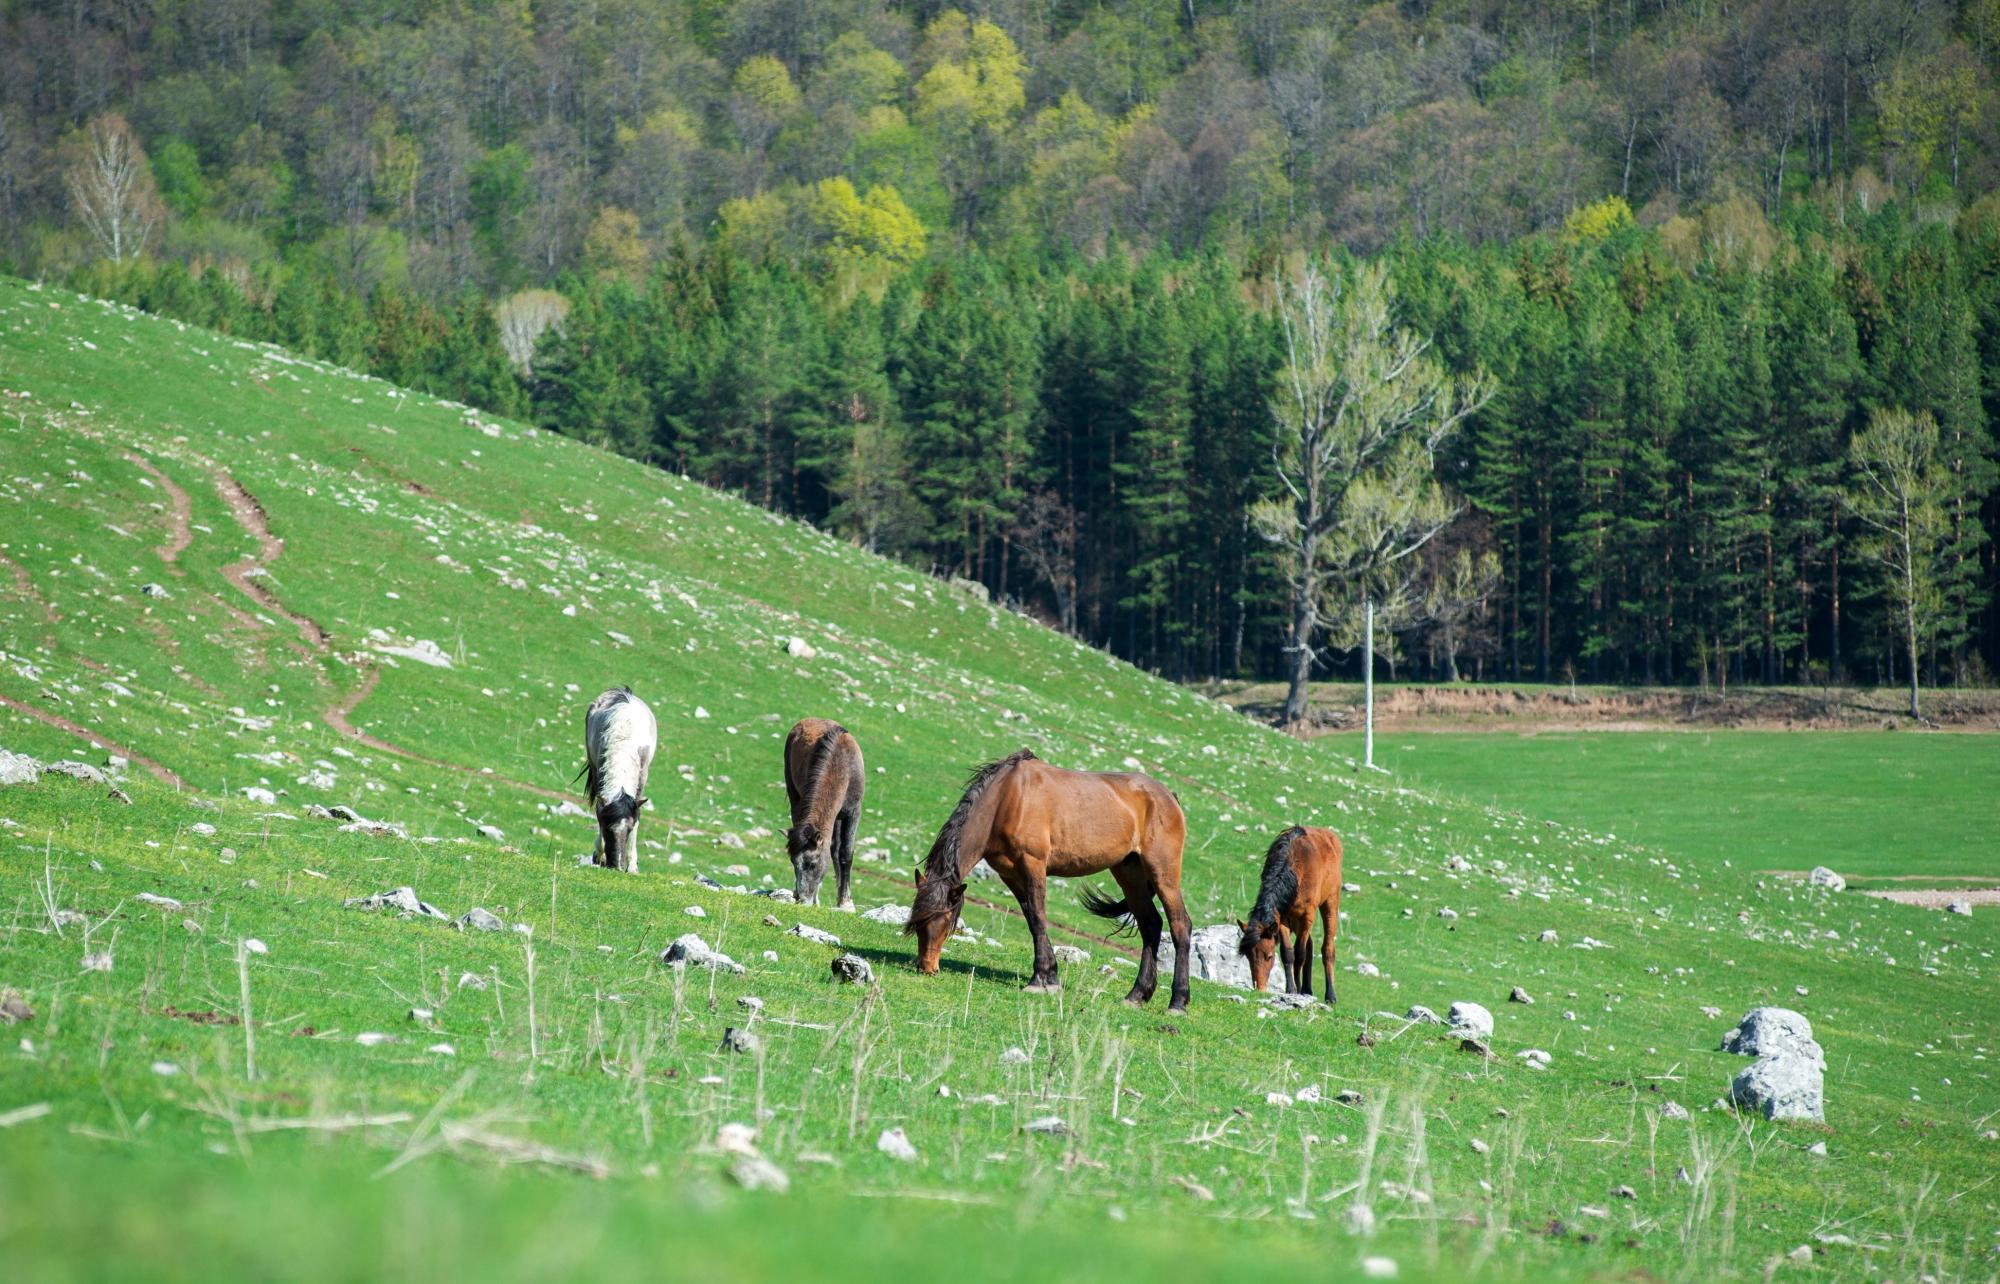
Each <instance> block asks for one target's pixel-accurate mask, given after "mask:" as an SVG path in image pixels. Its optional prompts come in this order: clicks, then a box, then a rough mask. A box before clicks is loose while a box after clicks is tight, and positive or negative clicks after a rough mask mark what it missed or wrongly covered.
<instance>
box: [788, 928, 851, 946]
mask: <svg viewBox="0 0 2000 1284" xmlns="http://www.w3.org/2000/svg"><path fill="white" fill-rule="evenodd" d="M786 935H787V936H796V937H798V938H799V939H800V940H805V941H811V942H813V943H814V944H816V945H831V946H834V947H836V948H838V946H839V945H840V938H839V937H838V936H835V935H834V934H833V933H832V932H823V931H821V930H820V929H819V928H816V927H814V926H813V925H812V924H810V923H800V924H799V925H798V926H796V927H794V928H793V929H792V930H791V931H789V932H787V933H786Z"/></svg>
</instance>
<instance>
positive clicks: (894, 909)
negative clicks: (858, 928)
mask: <svg viewBox="0 0 2000 1284" xmlns="http://www.w3.org/2000/svg"><path fill="white" fill-rule="evenodd" d="M861 917H863V918H865V919H867V920H868V921H869V922H871V923H887V924H888V925H889V926H891V927H901V926H903V925H904V924H905V923H907V922H909V921H910V907H909V906H907V905H877V906H876V907H875V908H874V909H872V910H868V911H865V912H864V913H863V914H862V915H861Z"/></svg>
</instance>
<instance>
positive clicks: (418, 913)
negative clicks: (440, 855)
mask: <svg viewBox="0 0 2000 1284" xmlns="http://www.w3.org/2000/svg"><path fill="white" fill-rule="evenodd" d="M344 903H345V904H346V906H347V908H348V909H359V910H380V909H392V910H395V911H396V916H397V917H398V918H435V919H439V920H441V921H444V922H450V921H451V916H450V915H448V914H446V913H445V912H444V911H443V910H441V909H439V908H438V907H437V906H435V905H433V904H431V903H430V902H429V901H425V900H421V899H419V898H418V896H417V893H416V889H415V888H411V887H398V888H396V889H394V890H393V891H387V892H377V893H375V894H374V895H373V896H356V897H353V898H351V899H349V900H348V901H346V902H344Z"/></svg>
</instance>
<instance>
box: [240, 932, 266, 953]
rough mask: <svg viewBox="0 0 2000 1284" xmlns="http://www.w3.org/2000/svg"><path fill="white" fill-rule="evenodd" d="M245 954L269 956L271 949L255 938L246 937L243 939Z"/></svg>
mask: <svg viewBox="0 0 2000 1284" xmlns="http://www.w3.org/2000/svg"><path fill="white" fill-rule="evenodd" d="M243 952H244V953H245V954H269V953H270V952H271V947H270V946H268V945H266V944H264V942H262V941H260V940H258V939H257V938H256V937H254V936H246V937H244V938H243Z"/></svg>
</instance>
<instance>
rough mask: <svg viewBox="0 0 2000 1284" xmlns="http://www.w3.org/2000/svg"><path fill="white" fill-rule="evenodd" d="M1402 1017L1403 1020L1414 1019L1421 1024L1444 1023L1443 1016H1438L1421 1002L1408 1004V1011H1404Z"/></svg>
mask: <svg viewBox="0 0 2000 1284" xmlns="http://www.w3.org/2000/svg"><path fill="white" fill-rule="evenodd" d="M1403 1019H1404V1020H1405V1021H1414V1022H1418V1023H1420V1024H1423V1025H1443V1024H1444V1018H1443V1017H1441V1016H1439V1015H1438V1014H1437V1013H1435V1012H1433V1011H1431V1010H1430V1009H1429V1008H1427V1007H1425V1006H1424V1005H1423V1004H1421V1003H1413V1004H1411V1005H1410V1010H1409V1011H1408V1012H1405V1013H1404V1014H1403Z"/></svg>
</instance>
